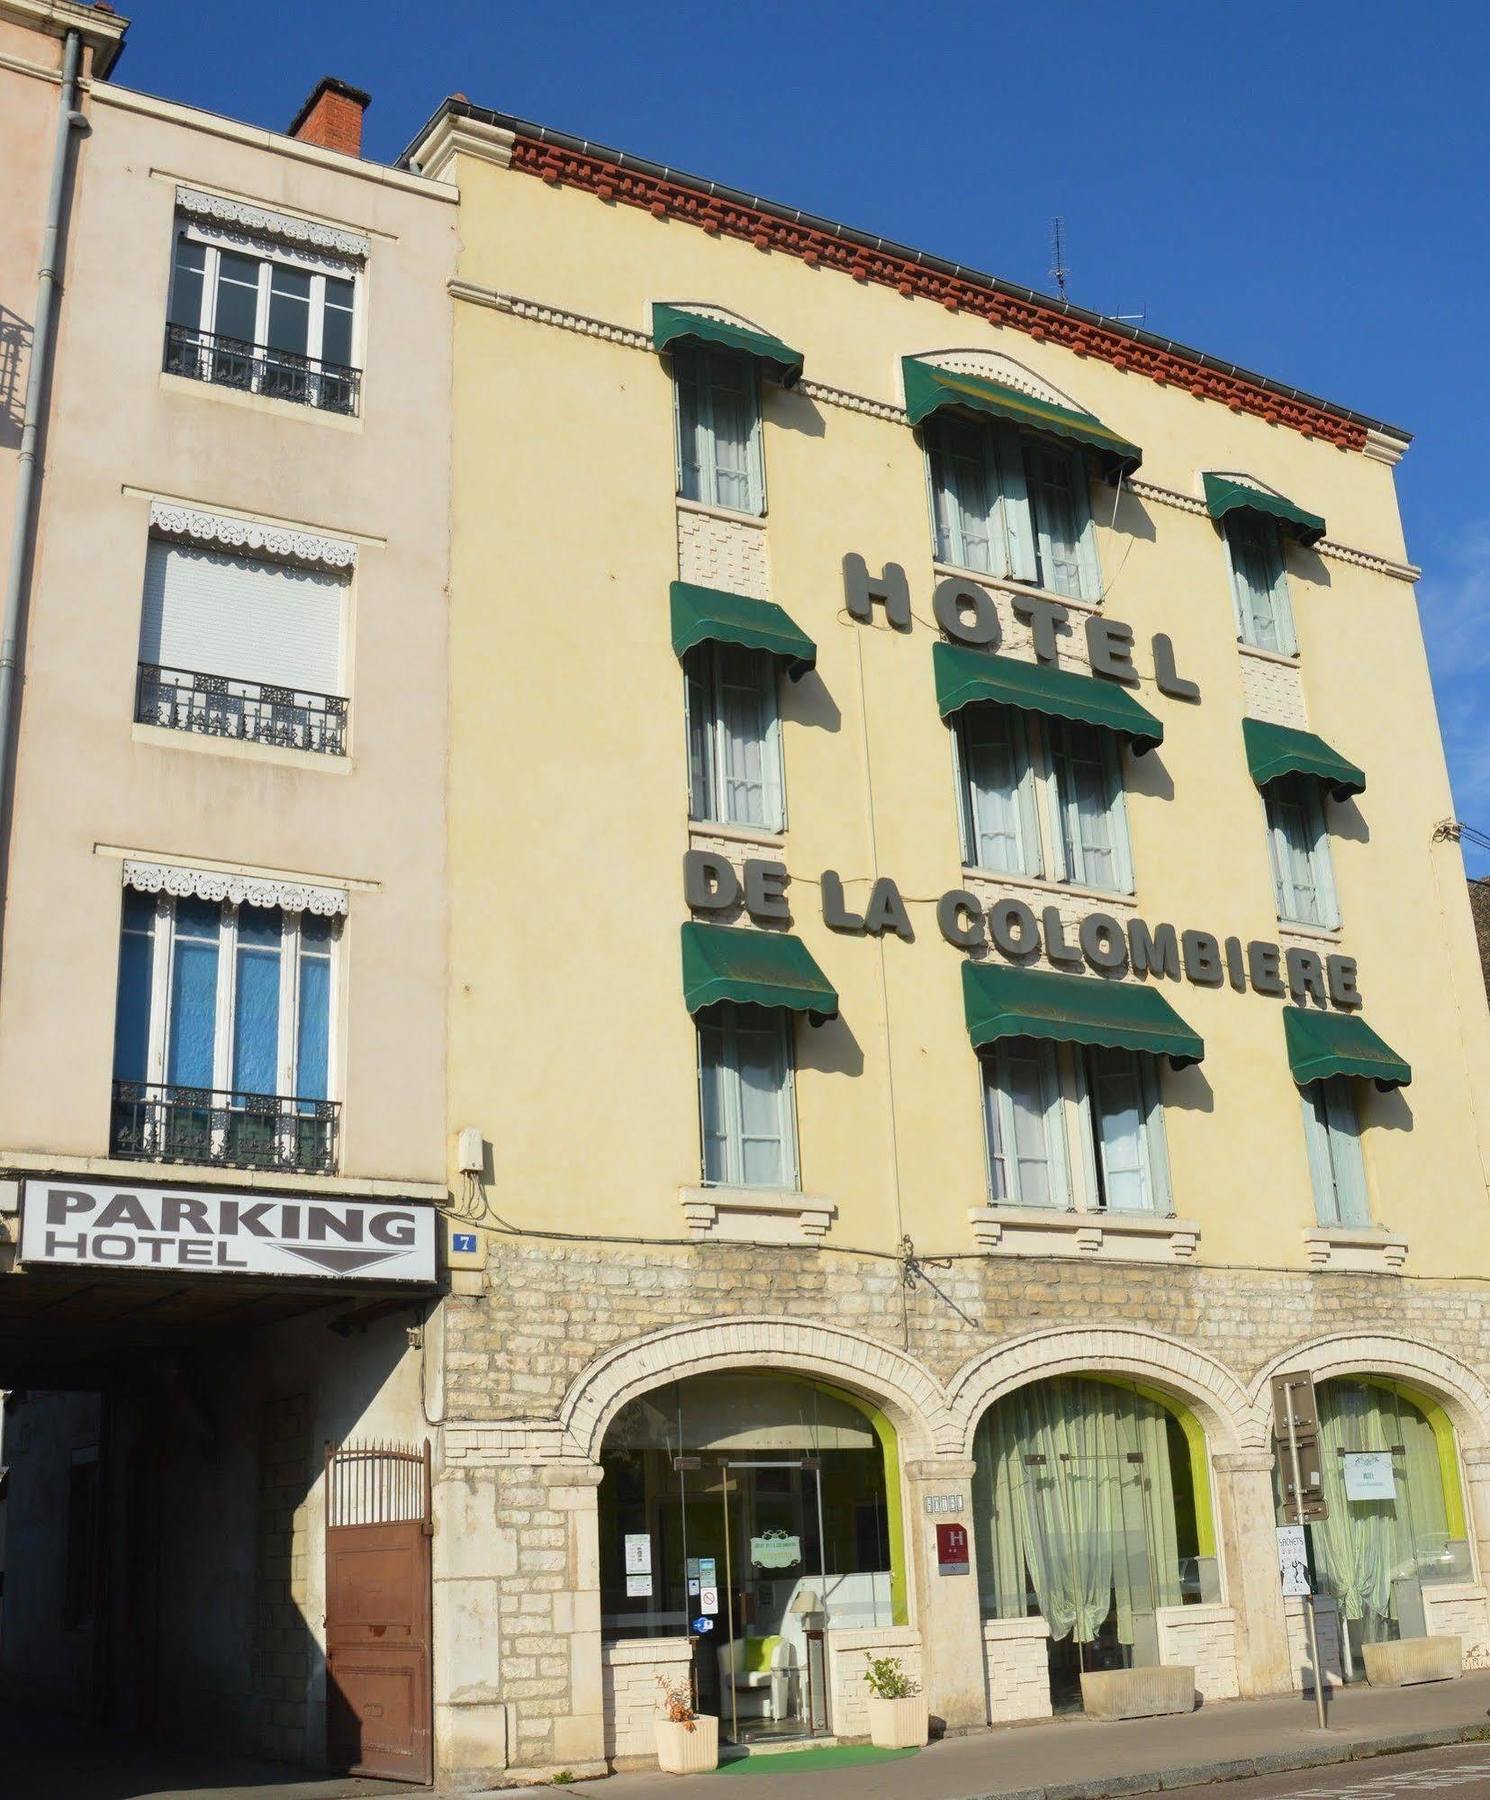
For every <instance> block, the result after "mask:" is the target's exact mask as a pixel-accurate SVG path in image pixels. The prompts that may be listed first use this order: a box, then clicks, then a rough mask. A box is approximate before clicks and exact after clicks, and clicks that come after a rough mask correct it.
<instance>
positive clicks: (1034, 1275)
mask: <svg viewBox="0 0 1490 1800" xmlns="http://www.w3.org/2000/svg"><path fill="white" fill-rule="evenodd" d="M907 1300H908V1310H909V1324H910V1342H909V1345H908V1346H903V1345H902V1343H901V1331H900V1276H899V1270H898V1267H897V1265H896V1263H895V1262H894V1261H893V1260H891V1259H888V1258H886V1259H876V1258H868V1257H863V1256H857V1255H849V1254H840V1253H837V1252H834V1251H832V1250H830V1249H818V1248H816V1247H807V1246H802V1247H798V1246H794V1245H773V1246H772V1247H771V1248H770V1249H768V1250H758V1249H755V1248H753V1247H751V1246H748V1245H726V1244H709V1243H701V1244H699V1245H698V1247H697V1248H691V1247H690V1248H683V1247H679V1248H677V1249H672V1248H665V1249H664V1248H657V1249H646V1248H641V1247H630V1246H610V1245H596V1246H587V1245H581V1244H574V1245H568V1244H538V1243H531V1242H527V1241H520V1242H518V1243H516V1244H513V1245H507V1244H498V1245H496V1246H494V1248H493V1251H492V1256H491V1261H490V1264H489V1266H488V1268H487V1271H486V1291H485V1292H484V1293H483V1294H482V1295H480V1296H475V1295H458V1296H452V1297H451V1298H450V1299H449V1300H447V1301H446V1303H445V1305H446V1311H447V1322H446V1346H447V1354H446V1370H445V1380H446V1401H447V1411H448V1416H449V1417H450V1418H451V1419H458V1420H463V1421H464V1420H472V1421H476V1420H483V1419H491V1420H496V1419H501V1420H508V1421H511V1420H519V1419H522V1420H527V1419H531V1420H532V1421H534V1423H535V1424H537V1423H538V1422H540V1421H549V1420H552V1419H553V1418H554V1416H555V1411H556V1409H557V1407H558V1404H559V1402H560V1401H561V1399H562V1398H563V1396H564V1393H565V1391H566V1390H567V1389H568V1387H569V1386H570V1384H571V1383H572V1382H573V1381H574V1379H575V1378H576V1376H578V1375H579V1373H580V1372H581V1370H583V1369H584V1368H585V1367H586V1366H587V1365H588V1364H589V1363H591V1362H592V1361H594V1359H595V1358H596V1357H598V1356H600V1355H601V1354H603V1352H605V1351H606V1350H608V1349H610V1348H612V1347H613V1346H615V1345H618V1344H624V1343H628V1342H631V1341H633V1340H634V1339H636V1338H639V1337H644V1336H646V1334H647V1333H649V1332H652V1331H657V1330H661V1329H662V1328H664V1327H666V1326H671V1325H676V1324H680V1323H684V1322H687V1321H699V1322H702V1321H705V1320H709V1319H718V1318H728V1317H729V1316H730V1315H731V1314H734V1315H744V1314H756V1315H758V1314H772V1315H776V1316H780V1317H785V1318H790V1319H799V1320H802V1321H804V1322H808V1323H819V1322H829V1323H832V1324H835V1325H839V1326H844V1327H847V1328H849V1329H853V1330H858V1331H861V1332H865V1333H867V1334H868V1335H870V1336H874V1337H882V1338H883V1339H884V1340H885V1341H886V1342H887V1343H889V1344H891V1345H893V1346H895V1347H896V1348H897V1349H898V1348H902V1347H905V1348H908V1349H909V1351H910V1353H911V1354H912V1355H913V1356H915V1357H917V1358H918V1359H919V1360H920V1361H922V1362H923V1363H925V1364H926V1365H927V1367H929V1368H930V1369H931V1370H932V1371H933V1373H935V1374H936V1375H938V1376H939V1377H941V1378H942V1379H944V1380H945V1379H947V1378H948V1377H950V1376H951V1375H952V1374H953V1373H954V1372H955V1371H956V1370H957V1369H958V1368H959V1367H960V1366H961V1364H962V1363H964V1362H965V1361H966V1360H967V1359H968V1358H969V1357H970V1356H972V1355H974V1354H975V1353H977V1352H980V1351H984V1350H987V1349H989V1348H991V1347H992V1346H993V1345H994V1344H995V1343H997V1341H998V1340H999V1339H1000V1338H1005V1337H1013V1336H1016V1335H1022V1334H1024V1333H1026V1332H1030V1331H1034V1330H1037V1329H1039V1328H1041V1327H1042V1326H1043V1327H1045V1328H1060V1327H1063V1326H1070V1325H1071V1324H1072V1323H1073V1322H1075V1321H1079V1322H1081V1323H1082V1324H1086V1325H1091V1324H1096V1323H1109V1324H1119V1325H1122V1324H1128V1325H1134V1326H1139V1327H1147V1328H1149V1329H1152V1330H1155V1331H1162V1332H1164V1333H1167V1334H1168V1335H1169V1336H1171V1337H1177V1338H1181V1339H1183V1340H1185V1341H1187V1342H1190V1343H1193V1344H1194V1345H1195V1346H1196V1348H1197V1349H1199V1350H1202V1351H1204V1352H1206V1353H1208V1354H1209V1355H1211V1356H1213V1357H1215V1358H1217V1359H1218V1360H1219V1361H1221V1362H1223V1363H1225V1364H1226V1365H1227V1366H1228V1367H1229V1368H1230V1369H1231V1370H1232V1372H1233V1373H1234V1374H1235V1375H1236V1376H1237V1377H1238V1378H1239V1379H1241V1380H1243V1381H1245V1380H1247V1379H1248V1378H1249V1377H1250V1376H1251V1375H1253V1374H1254V1373H1255V1372H1256V1371H1257V1370H1258V1369H1260V1368H1261V1367H1262V1366H1263V1365H1264V1364H1265V1363H1267V1362H1269V1361H1270V1360H1271V1359H1273V1358H1274V1357H1276V1356H1279V1355H1281V1354H1282V1353H1283V1352H1284V1351H1286V1350H1289V1349H1291V1348H1293V1347H1294V1346H1296V1345H1299V1344H1303V1343H1307V1342H1308V1341H1310V1340H1311V1339H1313V1338H1316V1337H1322V1336H1325V1335H1327V1334H1330V1333H1336V1332H1346V1331H1360V1332H1363V1333H1371V1334H1375V1333H1382V1332H1387V1333H1400V1334H1403V1335H1405V1336H1408V1337H1412V1338H1416V1339H1420V1340H1422V1341H1423V1342H1426V1343H1429V1344H1432V1345H1435V1346H1437V1347H1438V1348H1439V1349H1441V1350H1444V1351H1446V1352H1448V1353H1449V1354H1451V1355H1453V1356H1455V1357H1458V1358H1459V1359H1461V1360H1462V1361H1464V1362H1467V1363H1469V1364H1470V1365H1471V1366H1475V1367H1480V1368H1484V1367H1486V1366H1490V1282H1485V1283H1479V1282H1475V1283H1469V1282H1427V1281H1411V1280H1405V1279H1403V1278H1401V1277H1399V1276H1392V1275H1372V1274H1337V1273H1334V1272H1331V1271H1319V1272H1309V1273H1304V1272H1299V1273H1297V1274H1294V1273H1289V1272H1274V1273H1269V1272H1266V1271H1248V1272H1247V1273H1245V1274H1242V1273H1238V1272H1235V1271H1230V1270H1222V1269H1208V1268H1205V1267H1204V1266H1203V1265H1202V1266H1194V1265H1185V1264H1159V1265H1149V1264H1141V1265H1117V1264H1113V1263H1103V1264H1100V1265H1098V1264H1086V1263H1082V1262H1079V1261H1076V1260H1074V1259H1055V1258H1049V1259H1039V1258H1033V1257H1031V1258H1023V1257H1021V1258H1019V1259H1014V1258H995V1257H969V1258H966V1259H964V1260H960V1261H956V1262H953V1263H951V1264H950V1266H945V1265H937V1266H934V1267H932V1268H930V1269H928V1270H927V1272H926V1278H925V1279H923V1280H921V1281H920V1282H918V1284H917V1285H916V1286H915V1287H914V1288H913V1289H912V1290H911V1291H910V1293H909V1294H908V1296H907Z"/></svg>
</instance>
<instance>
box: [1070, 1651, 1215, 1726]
mask: <svg viewBox="0 0 1490 1800" xmlns="http://www.w3.org/2000/svg"><path fill="white" fill-rule="evenodd" d="M1081 1706H1082V1711H1083V1712H1085V1714H1086V1716H1087V1717H1088V1718H1089V1719H1153V1718H1157V1717H1158V1716H1159V1715H1160V1714H1161V1713H1187V1712H1194V1710H1195V1671H1194V1669H1192V1668H1190V1667H1189V1666H1188V1665H1187V1664H1178V1663H1176V1664H1171V1665H1169V1666H1167V1667H1161V1668H1157V1669H1101V1670H1095V1671H1093V1673H1091V1674H1090V1675H1083V1676H1082V1678H1081Z"/></svg>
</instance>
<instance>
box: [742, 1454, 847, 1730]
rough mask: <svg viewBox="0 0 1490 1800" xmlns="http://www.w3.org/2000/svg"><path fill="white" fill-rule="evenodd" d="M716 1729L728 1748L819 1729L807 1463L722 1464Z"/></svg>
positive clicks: (815, 1542) (821, 1709)
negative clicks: (722, 1592) (721, 1588)
mask: <svg viewBox="0 0 1490 1800" xmlns="http://www.w3.org/2000/svg"><path fill="white" fill-rule="evenodd" d="M719 1476H720V1480H719V1493H720V1505H721V1525H722V1532H723V1538H724V1544H725V1568H724V1570H723V1571H722V1573H723V1574H724V1579H725V1588H726V1593H725V1595H723V1596H721V1598H722V1600H723V1606H722V1608H721V1612H722V1616H721V1618H720V1621H719V1623H720V1625H721V1627H723V1631H722V1634H721V1641H720V1643H719V1646H718V1651H717V1656H718V1663H719V1685H720V1695H719V1700H720V1719H721V1723H722V1726H723V1729H724V1731H725V1733H726V1735H727V1736H728V1737H729V1738H731V1739H732V1740H733V1741H734V1742H735V1743H737V1744H749V1743H760V1742H762V1741H764V1740H768V1739H779V1738H792V1737H809V1736H812V1735H814V1734H818V1733H822V1732H826V1731H827V1729H828V1695H827V1684H826V1675H827V1659H826V1656H825V1654H824V1644H825V1638H824V1632H825V1630H826V1627H827V1612H826V1582H825V1580H824V1575H823V1491H822V1471H821V1468H820V1465H819V1463H818V1462H817V1460H816V1459H815V1458H805V1457H804V1458H800V1459H787V1458H770V1459H762V1460H743V1459H722V1460H721V1461H720V1463H719Z"/></svg>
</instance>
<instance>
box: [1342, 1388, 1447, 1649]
mask: <svg viewBox="0 0 1490 1800" xmlns="http://www.w3.org/2000/svg"><path fill="white" fill-rule="evenodd" d="M1318 1403H1319V1429H1320V1460H1321V1461H1322V1463H1323V1465H1324V1469H1323V1474H1324V1492H1325V1500H1326V1502H1327V1504H1328V1507H1329V1517H1328V1518H1327V1519H1325V1520H1324V1521H1323V1523H1321V1524H1319V1525H1316V1526H1315V1527H1314V1554H1315V1559H1316V1562H1317V1564H1318V1568H1319V1576H1320V1581H1321V1583H1322V1585H1323V1587H1324V1588H1325V1591H1326V1592H1327V1593H1330V1594H1333V1595H1334V1596H1335V1599H1336V1600H1337V1601H1338V1602H1339V1605H1340V1609H1341V1611H1342V1612H1343V1614H1344V1616H1345V1617H1346V1618H1347V1619H1362V1620H1364V1621H1365V1625H1366V1635H1367V1637H1368V1639H1369V1637H1370V1636H1371V1634H1372V1633H1373V1632H1374V1631H1380V1630H1381V1629H1382V1627H1383V1625H1384V1622H1385V1621H1386V1620H1388V1619H1394V1618H1395V1617H1396V1612H1397V1608H1396V1602H1395V1599H1394V1597H1393V1594H1392V1578H1393V1576H1395V1575H1413V1574H1416V1573H1418V1571H1419V1567H1420V1561H1421V1562H1426V1561H1427V1560H1428V1559H1430V1558H1432V1557H1433V1556H1435V1555H1437V1554H1439V1553H1441V1552H1442V1549H1443V1547H1444V1545H1445V1543H1446V1542H1447V1540H1448V1517H1447V1512H1446V1509H1445V1506H1444V1495H1443V1472H1442V1468H1441V1466H1440V1464H1439V1460H1438V1440H1437V1438H1435V1436H1434V1435H1433V1428H1432V1426H1430V1425H1429V1423H1428V1421H1427V1420H1426V1419H1425V1418H1424V1417H1423V1415H1422V1413H1421V1412H1419V1411H1418V1409H1417V1407H1415V1406H1414V1405H1413V1404H1412V1402H1411V1401H1409V1400H1404V1399H1402V1397H1401V1396H1400V1395H1398V1394H1397V1393H1395V1392H1394V1391H1393V1390H1392V1389H1391V1388H1388V1387H1377V1386H1374V1385H1368V1384H1366V1383H1346V1382H1329V1383H1327V1384H1326V1385H1325V1386H1323V1387H1321V1388H1320V1389H1319V1393H1318ZM1398 1449H1400V1451H1401V1454H1393V1456H1392V1475H1393V1478H1394V1486H1395V1488H1396V1498H1395V1499H1393V1500H1349V1499H1347V1498H1346V1494H1345V1469H1344V1459H1343V1458H1342V1456H1341V1455H1340V1452H1341V1451H1342V1450H1343V1451H1350V1450H1385V1451H1392V1452H1395V1451H1397V1450H1398Z"/></svg>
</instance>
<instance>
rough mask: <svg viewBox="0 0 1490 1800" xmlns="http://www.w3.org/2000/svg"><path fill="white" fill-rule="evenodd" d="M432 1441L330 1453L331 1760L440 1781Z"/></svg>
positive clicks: (356, 1770)
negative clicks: (433, 1687)
mask: <svg viewBox="0 0 1490 1800" xmlns="http://www.w3.org/2000/svg"><path fill="white" fill-rule="evenodd" d="M431 1518H432V1514H431V1508H430V1454H429V1440H428V1439H426V1440H425V1442H424V1445H423V1447H422V1448H420V1447H417V1446H414V1445H395V1444H343V1445H341V1446H339V1447H334V1446H332V1445H331V1444H327V1446H326V1753H327V1760H328V1761H329V1762H330V1763H331V1764H332V1766H333V1767H335V1768H339V1769H344V1770H346V1771H347V1772H348V1773H349V1774H353V1775H381V1776H394V1777H401V1778H402V1779H403V1780H405V1781H431V1780H433V1778H434V1732H433V1718H432V1700H431V1692H430V1537H431V1533H432V1529H433V1527H432V1524H431Z"/></svg>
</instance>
